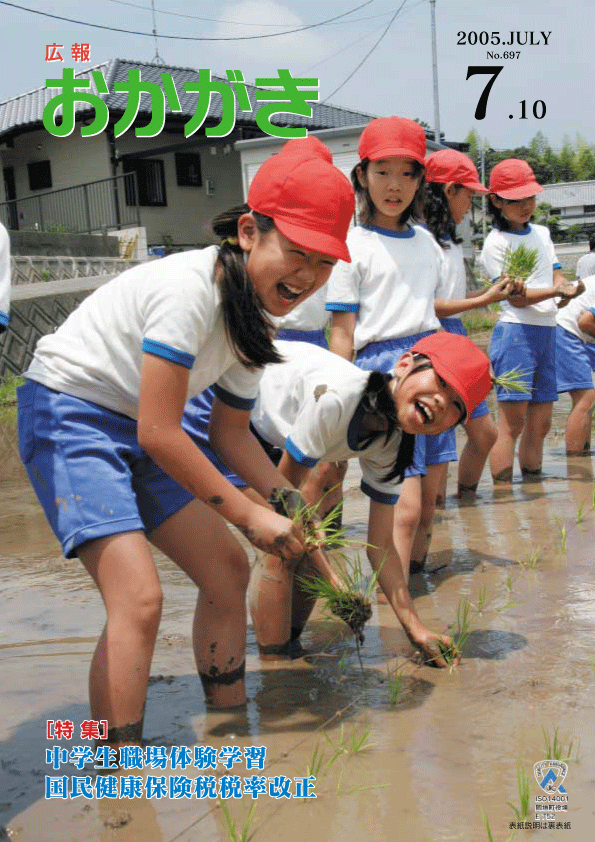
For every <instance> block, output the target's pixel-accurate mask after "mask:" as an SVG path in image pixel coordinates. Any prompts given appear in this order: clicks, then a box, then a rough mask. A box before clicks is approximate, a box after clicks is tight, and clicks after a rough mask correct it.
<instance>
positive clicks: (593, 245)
mask: <svg viewBox="0 0 595 842" xmlns="http://www.w3.org/2000/svg"><path fill="white" fill-rule="evenodd" d="M589 251H595V234H591V236H590V237H589Z"/></svg>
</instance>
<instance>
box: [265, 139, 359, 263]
mask: <svg viewBox="0 0 595 842" xmlns="http://www.w3.org/2000/svg"><path fill="white" fill-rule="evenodd" d="M312 140H315V138H313V139H312ZM294 142H295V141H290V142H289V143H294ZM289 143H288V144H286V145H285V146H284V147H283V149H282V150H281V152H280V153H279V154H277V155H272V156H271V157H270V158H268V159H267V160H266V161H265V162H264V163H263V164H261V166H260V167H259V169H258V172H257V173H256V175H255V176H254V178H253V179H252V183H251V185H250V190H249V191H248V205H249V206H250V207H251V208H252V210H255V211H258V213H262V214H265V215H266V216H270V217H272V219H273V220H274V222H275V225H276V227H277V228H278V229H279V231H280V232H281V233H282V234H284V235H285V236H286V237H287V238H288V239H289V240H291V241H292V242H294V243H297V244H298V245H300V246H303V247H304V248H307V249H312V250H313V251H317V252H320V253H321V254H330V255H332V256H333V257H338V258H339V259H340V260H345V261H347V262H348V263H349V262H351V258H350V256H349V251H348V249H347V246H346V245H345V239H346V237H347V231H348V229H349V224H350V222H351V220H352V218H353V212H354V207H355V199H354V193H353V188H352V187H351V184H350V183H349V180H348V179H347V177H346V176H345V175H343V173H342V172H341V170H339V169H337V167H335V166H334V164H332V163H330V162H329V160H328V157H327V156H326V154H324V155H322V154H321V150H320V149H318V151H314V154H313V152H312V150H313V149H314V148H315V147H316V146H317V144H312V143H310V147H311V149H310V151H304V150H303V149H302V151H300V150H298V149H296V151H295V153H292V152H291V150H287V147H288V146H289ZM318 144H320V146H324V144H322V143H321V142H320V141H318ZM325 148H326V147H325ZM286 150H287V151H286ZM329 154H330V152H329ZM331 160H332V159H331Z"/></svg>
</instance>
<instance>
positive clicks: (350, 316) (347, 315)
mask: <svg viewBox="0 0 595 842" xmlns="http://www.w3.org/2000/svg"><path fill="white" fill-rule="evenodd" d="M332 312H333V314H332V319H331V338H330V342H329V348H330V350H331V351H332V352H333V354H338V355H339V356H340V357H344V358H345V359H346V360H349V362H351V361H352V359H353V334H354V333H355V322H356V319H357V313H352V312H343V311H339V310H333V311H332Z"/></svg>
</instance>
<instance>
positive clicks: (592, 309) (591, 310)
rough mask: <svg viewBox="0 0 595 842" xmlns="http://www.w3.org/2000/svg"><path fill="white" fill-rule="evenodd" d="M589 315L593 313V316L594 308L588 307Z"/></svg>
mask: <svg viewBox="0 0 595 842" xmlns="http://www.w3.org/2000/svg"><path fill="white" fill-rule="evenodd" d="M589 313H593V315H594V316H595V307H589Z"/></svg>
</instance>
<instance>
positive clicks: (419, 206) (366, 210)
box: [351, 158, 426, 225]
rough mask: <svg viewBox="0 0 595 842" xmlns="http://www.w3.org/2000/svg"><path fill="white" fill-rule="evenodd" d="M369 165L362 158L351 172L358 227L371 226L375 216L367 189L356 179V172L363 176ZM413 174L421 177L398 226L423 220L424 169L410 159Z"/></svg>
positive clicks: (367, 159)
mask: <svg viewBox="0 0 595 842" xmlns="http://www.w3.org/2000/svg"><path fill="white" fill-rule="evenodd" d="M369 164H370V159H369V158H364V159H363V160H362V161H360V162H359V164H356V165H355V167H354V168H353V169H352V170H351V183H352V185H353V189H354V190H355V198H356V199H357V206H358V210H357V221H358V222H359V223H360V225H373V224H374V216H375V214H376V207H375V205H374V202H373V201H372V197H371V196H370V191H369V190H368V188H367V187H362V185H361V184H360V182H359V178H358V177H357V170H358V169H359V170H360V171H361V172H362V173H363V174H364V175H365V173H366V170H367V169H368V166H369ZM412 168H413V174H414V176H415V177H416V178H419V176H421V179H420V182H419V185H418V187H417V190H416V191H415V196H414V197H413V201H412V202H411V204H410V205H409V207H408V208H405V210H404V211H403V213H402V214H401V215H400V217H399V225H404V224H405V223H406V222H407V221H408V220H409V219H410V218H412V217H413V218H414V219H415V220H421V219H423V192H424V184H425V180H424V175H425V172H426V168H425V167H424V165H423V164H420V163H419V161H416V160H415V159H412Z"/></svg>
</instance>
